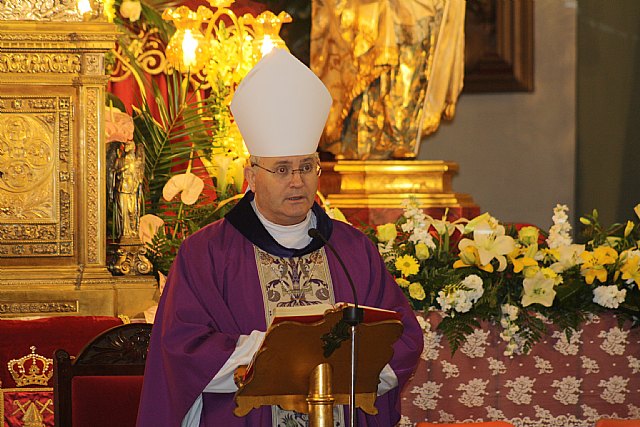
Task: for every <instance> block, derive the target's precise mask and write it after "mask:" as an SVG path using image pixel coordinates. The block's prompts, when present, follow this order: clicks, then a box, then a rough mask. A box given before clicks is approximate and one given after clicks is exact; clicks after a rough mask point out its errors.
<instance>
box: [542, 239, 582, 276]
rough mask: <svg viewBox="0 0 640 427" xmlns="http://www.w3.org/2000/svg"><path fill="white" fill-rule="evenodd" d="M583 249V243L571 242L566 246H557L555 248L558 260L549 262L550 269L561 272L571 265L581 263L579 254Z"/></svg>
mask: <svg viewBox="0 0 640 427" xmlns="http://www.w3.org/2000/svg"><path fill="white" fill-rule="evenodd" d="M584 250H585V246H584V245H576V244H571V245H566V246H559V247H558V248H557V253H558V261H557V262H555V263H553V264H551V266H550V267H551V269H552V270H553V271H555V272H556V273H562V272H563V271H565V270H568V269H570V268H571V267H573V266H576V265H578V264H582V261H583V260H582V258H581V257H580V254H581V253H582V252H584Z"/></svg>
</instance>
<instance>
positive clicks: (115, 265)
mask: <svg viewBox="0 0 640 427" xmlns="http://www.w3.org/2000/svg"><path fill="white" fill-rule="evenodd" d="M114 248H115V249H114V250H115V254H114V256H113V258H112V265H110V266H109V268H110V269H111V271H112V272H113V273H115V274H122V275H125V276H126V275H129V274H133V275H143V274H149V273H151V272H152V270H153V265H152V264H151V261H149V259H147V249H146V247H145V246H144V245H143V244H142V243H140V241H139V239H137V238H128V239H126V238H125V239H123V240H121V241H120V242H119V243H118V244H117V245H114Z"/></svg>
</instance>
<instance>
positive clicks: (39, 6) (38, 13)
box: [0, 0, 82, 22]
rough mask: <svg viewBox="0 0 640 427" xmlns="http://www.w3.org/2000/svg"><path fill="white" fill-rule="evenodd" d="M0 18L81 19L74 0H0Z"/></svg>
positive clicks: (18, 19) (31, 19)
mask: <svg viewBox="0 0 640 427" xmlns="http://www.w3.org/2000/svg"><path fill="white" fill-rule="evenodd" d="M0 20H7V21H10V20H16V21H65V22H67V21H71V22H72V21H82V16H81V15H80V13H79V12H78V9H77V1H76V0H49V1H42V0H0Z"/></svg>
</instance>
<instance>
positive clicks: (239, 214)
mask: <svg viewBox="0 0 640 427" xmlns="http://www.w3.org/2000/svg"><path fill="white" fill-rule="evenodd" d="M252 198H253V193H251V192H249V193H247V195H246V196H245V198H244V199H243V200H242V201H241V202H240V203H239V204H238V205H237V206H236V207H235V208H234V209H233V210H232V211H231V212H230V213H229V214H228V215H227V217H226V218H225V219H222V220H220V221H217V222H215V223H213V224H210V225H208V226H206V227H204V228H202V229H201V230H199V231H198V232H197V233H194V234H193V235H192V236H190V237H189V238H187V239H186V240H185V241H184V242H183V244H182V246H181V247H180V250H179V252H178V255H177V257H176V259H175V261H174V263H173V265H172V267H171V271H170V272H169V276H168V279H167V283H166V286H165V289H164V292H163V295H162V297H161V299H160V303H159V306H158V312H157V315H156V320H155V324H154V325H153V331H152V334H151V344H150V349H149V354H148V357H147V364H146V368H145V376H144V384H143V389H142V396H141V400H140V409H139V412H138V423H137V426H138V427H163V426H166V427H178V426H180V424H181V422H182V420H183V418H184V416H185V415H186V413H187V412H188V411H189V409H190V408H191V406H192V405H193V403H194V402H195V401H196V399H197V398H198V397H199V396H200V394H202V402H203V408H202V415H201V420H200V426H206V427H214V426H223V427H233V426H247V427H249V426H251V427H254V426H271V407H269V406H265V407H262V408H260V409H254V410H252V411H251V412H250V413H249V414H248V415H247V416H245V417H237V416H235V415H234V414H233V409H234V408H235V407H236V405H235V403H234V400H233V397H234V393H203V390H204V388H205V387H206V386H207V384H209V382H210V381H211V379H212V378H213V377H214V376H215V375H216V373H217V372H218V370H219V369H220V368H221V367H222V366H223V365H224V363H225V362H226V361H227V359H228V358H229V356H231V354H232V353H233V352H234V350H235V347H236V342H237V340H238V337H239V336H240V335H249V334H250V333H251V331H253V330H260V331H264V330H266V324H265V314H264V306H263V295H262V290H261V287H260V281H259V278H258V272H257V267H256V261H255V253H254V244H255V245H256V246H258V247H260V248H261V249H263V250H265V251H267V252H269V253H271V254H274V255H277V256H287V255H288V254H287V251H288V252H293V253H292V254H289V256H300V255H303V254H304V253H309V252H312V251H313V250H317V249H318V248H319V247H321V246H322V243H321V242H318V241H316V240H317V239H314V241H313V242H312V243H311V244H310V245H309V246H308V247H307V248H305V249H303V250H302V251H294V250H290V249H287V248H283V247H282V246H280V245H279V244H278V243H277V242H275V240H273V238H271V236H269V235H268V233H267V232H266V230H265V229H264V227H263V226H262V225H261V223H259V220H258V219H257V218H256V217H255V214H254V212H253V210H252V208H251V206H250V205H249V201H250V200H251V199H252ZM313 211H314V213H315V215H316V218H317V220H318V229H319V230H320V231H321V232H323V234H324V235H325V236H328V238H329V242H330V243H331V244H332V245H333V246H334V247H335V249H336V250H337V251H338V253H339V254H340V256H341V257H342V259H343V261H344V263H345V265H346V267H347V269H348V270H349V272H350V273H351V275H352V278H353V280H354V284H355V286H356V291H357V294H358V302H359V303H360V304H363V305H368V306H374V307H381V308H385V309H390V310H396V311H398V312H400V313H401V314H402V322H403V324H404V332H403V335H402V337H401V338H400V339H399V340H398V341H397V342H396V344H395V345H394V356H393V358H392V360H391V362H390V365H391V368H392V369H393V371H394V372H395V374H396V376H397V377H398V382H399V387H396V388H394V389H392V390H390V391H389V392H387V393H385V394H384V395H382V396H379V397H378V398H377V400H376V407H377V408H378V411H379V413H378V415H376V416H371V415H367V414H365V413H364V412H362V411H361V410H358V419H359V426H360V427H363V426H385V427H390V426H393V425H395V424H396V423H397V422H398V421H399V419H400V413H399V412H400V401H399V399H400V389H401V388H402V387H403V386H404V384H405V383H406V382H407V380H408V379H409V376H410V375H411V373H412V372H413V370H414V368H415V366H416V364H417V362H418V358H419V356H420V354H421V352H422V349H423V337H422V331H421V329H420V326H419V324H418V322H417V320H416V318H415V316H414V314H413V311H412V309H411V307H410V306H409V304H408V302H407V299H406V298H405V296H404V294H403V293H402V291H401V290H400V288H399V287H398V285H397V284H396V283H395V280H394V279H393V277H392V276H391V275H390V274H389V273H388V272H387V270H386V268H385V265H384V262H383V261H382V259H381V257H380V255H379V253H378V251H377V249H376V248H375V246H374V245H373V244H372V243H371V241H370V240H369V239H368V238H367V237H366V236H365V235H364V234H362V233H361V232H360V231H358V230H356V229H355V228H353V227H351V226H350V225H348V224H345V223H342V222H339V221H333V220H331V219H330V218H328V217H327V216H326V214H325V213H324V211H322V209H321V208H320V207H319V206H317V205H314V208H313ZM239 224H242V227H240V226H239ZM265 234H266V235H265ZM326 254H327V261H328V264H329V269H330V271H331V278H332V281H333V287H334V294H335V300H336V301H338V302H340V301H346V302H353V297H352V294H351V288H350V286H349V282H348V280H347V277H346V275H345V274H344V272H343V271H342V268H341V267H340V265H339V262H338V260H337V259H336V258H335V256H334V255H333V253H332V252H331V251H326ZM345 412H346V415H345V420H348V419H349V418H348V408H345Z"/></svg>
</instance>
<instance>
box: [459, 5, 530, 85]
mask: <svg viewBox="0 0 640 427" xmlns="http://www.w3.org/2000/svg"><path fill="white" fill-rule="evenodd" d="M533 7H534V2H533V0H474V1H468V2H467V10H466V19H465V78H464V92H466V93H481V92H532V91H533V90H534V61H533V54H534V52H533V51H534V49H533V47H534V19H533V12H534V10H533Z"/></svg>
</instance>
